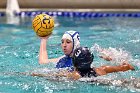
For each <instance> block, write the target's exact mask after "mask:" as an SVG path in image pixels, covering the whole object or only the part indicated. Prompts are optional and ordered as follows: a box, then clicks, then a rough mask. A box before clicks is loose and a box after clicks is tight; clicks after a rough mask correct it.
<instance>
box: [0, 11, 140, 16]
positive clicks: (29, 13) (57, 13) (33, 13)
mask: <svg viewBox="0 0 140 93" xmlns="http://www.w3.org/2000/svg"><path fill="white" fill-rule="evenodd" d="M42 13H45V14H48V15H50V16H62V17H83V18H96V17H140V12H125V13H122V12H121V13H119V12H113V13H112V12H64V11H22V12H20V13H15V16H21V17H26V16H27V17H34V16H36V15H38V14H42ZM5 15H6V14H5V13H4V12H0V16H5Z"/></svg>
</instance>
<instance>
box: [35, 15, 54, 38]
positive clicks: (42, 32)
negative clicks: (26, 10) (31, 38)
mask: <svg viewBox="0 0 140 93" xmlns="http://www.w3.org/2000/svg"><path fill="white" fill-rule="evenodd" d="M32 28H33V30H34V31H35V33H36V34H37V35H38V36H40V37H45V36H48V35H50V34H52V31H53V29H54V19H53V18H52V17H51V16H49V15H47V14H39V15H36V16H35V17H34V19H33V21H32Z"/></svg>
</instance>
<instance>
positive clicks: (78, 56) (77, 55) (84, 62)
mask: <svg viewBox="0 0 140 93" xmlns="http://www.w3.org/2000/svg"><path fill="white" fill-rule="evenodd" d="M93 58H94V56H93V54H92V53H91V51H90V49H89V48H88V47H79V48H77V49H75V51H74V54H73V65H74V67H76V68H77V69H89V68H90V65H91V63H92V62H93Z"/></svg>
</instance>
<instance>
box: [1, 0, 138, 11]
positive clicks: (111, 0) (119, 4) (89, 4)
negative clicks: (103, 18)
mask: <svg viewBox="0 0 140 93" xmlns="http://www.w3.org/2000/svg"><path fill="white" fill-rule="evenodd" d="M6 2H7V0H1V3H0V8H6ZM18 2H19V6H20V8H65V9H66V8H83V9H86V8H90V9H95V8H99V9H110V8H111V9H116V8H117V9H139V8H140V0H18Z"/></svg>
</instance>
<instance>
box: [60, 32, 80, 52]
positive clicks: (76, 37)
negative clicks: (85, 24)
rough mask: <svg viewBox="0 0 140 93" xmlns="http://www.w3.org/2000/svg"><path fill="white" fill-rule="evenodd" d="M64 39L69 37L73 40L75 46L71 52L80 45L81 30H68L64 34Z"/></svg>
mask: <svg viewBox="0 0 140 93" xmlns="http://www.w3.org/2000/svg"><path fill="white" fill-rule="evenodd" d="M62 39H69V40H70V41H72V42H73V48H72V51H71V53H72V52H73V51H74V50H75V49H76V48H78V47H80V36H79V32H77V31H73V30H70V31H66V32H65V33H64V35H63V36H62Z"/></svg>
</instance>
